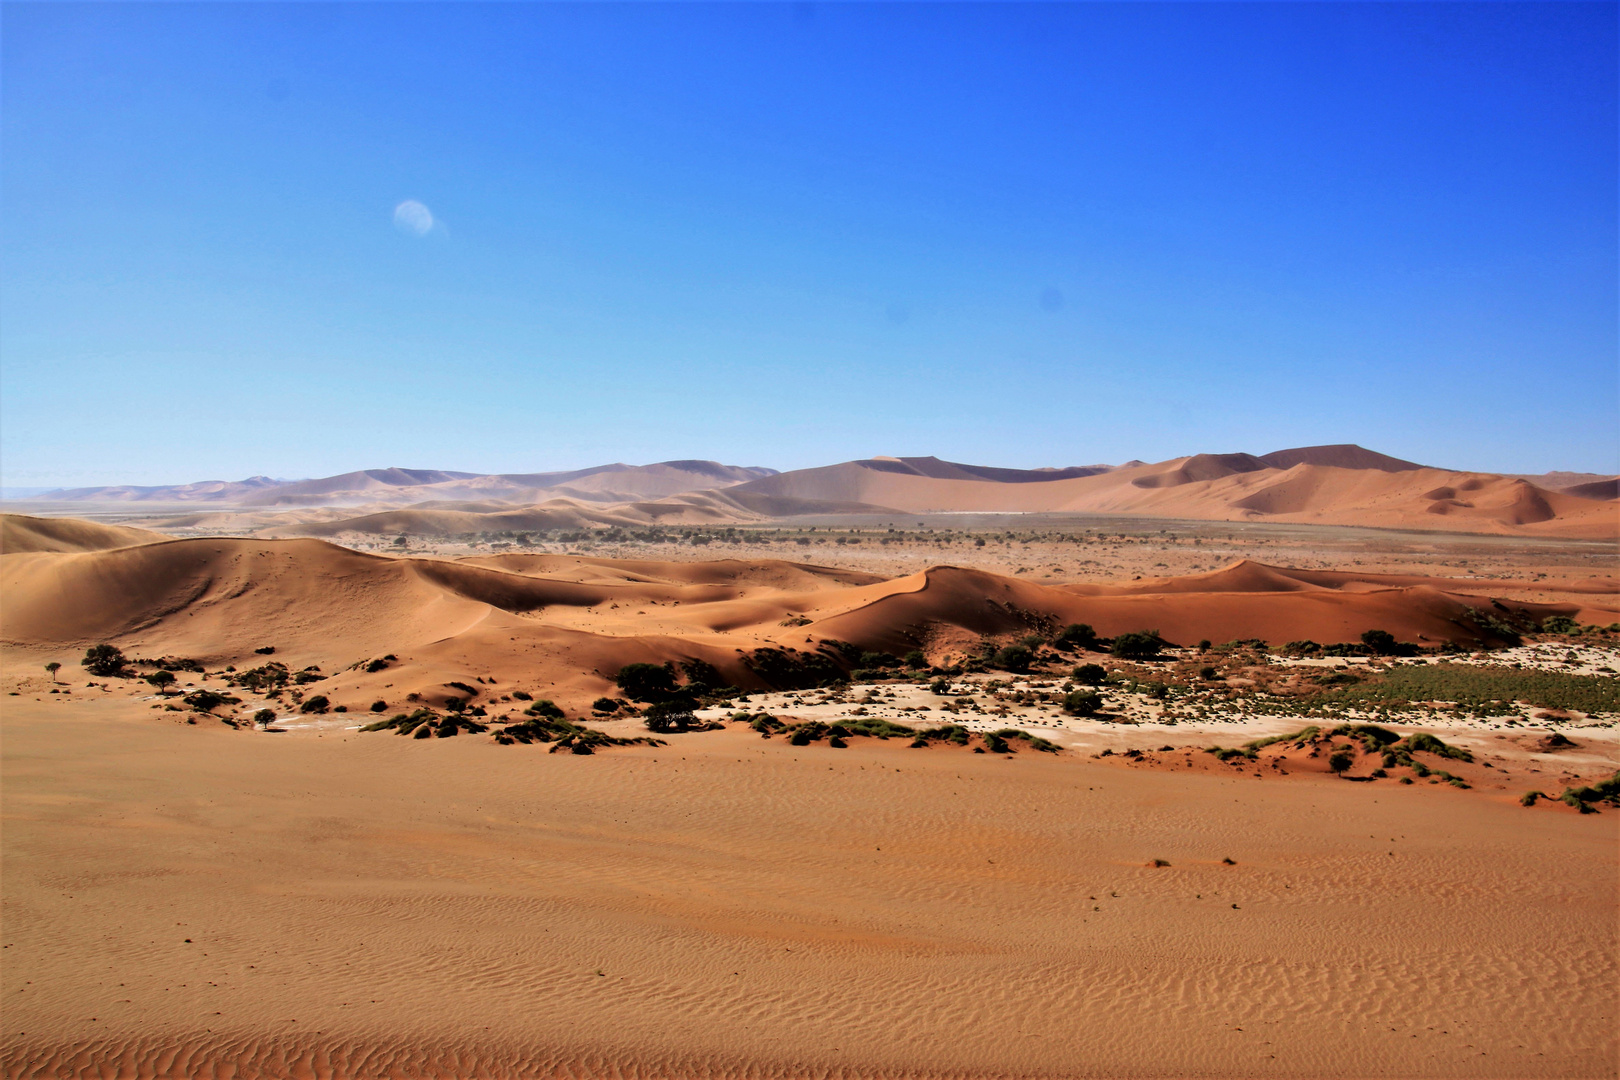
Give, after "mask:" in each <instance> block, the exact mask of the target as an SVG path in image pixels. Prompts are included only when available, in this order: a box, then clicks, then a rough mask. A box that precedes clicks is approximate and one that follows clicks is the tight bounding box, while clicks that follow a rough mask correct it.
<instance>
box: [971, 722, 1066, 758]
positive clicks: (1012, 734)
mask: <svg viewBox="0 0 1620 1080" xmlns="http://www.w3.org/2000/svg"><path fill="white" fill-rule="evenodd" d="M991 739H1001V740H1005V739H1022V740H1023V741H1024V742H1026V743H1028V744H1029V746H1030V749H1032V750H1039V751H1041V752H1042V753H1044V754H1055V753H1057V752H1058V746H1057V744H1056V743H1051V742H1048V741H1047V740H1045V739H1043V738H1041V737H1040V736H1039V735H1031V734H1030V733H1029V732H1027V731H1020V730H1019V729H1017V728H1002V729H1001V730H1000V731H992V732H991V733H990V734H988V735H986V736H985V741H986V742H989V741H990V740H991ZM1006 752H1007V751H1006V750H1005V749H1001V750H997V751H995V753H998V754H1005V753H1006Z"/></svg>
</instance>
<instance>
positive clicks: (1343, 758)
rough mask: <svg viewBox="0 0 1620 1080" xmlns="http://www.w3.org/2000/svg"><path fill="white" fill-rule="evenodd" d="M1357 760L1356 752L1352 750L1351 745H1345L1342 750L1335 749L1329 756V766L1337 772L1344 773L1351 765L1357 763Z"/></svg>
mask: <svg viewBox="0 0 1620 1080" xmlns="http://www.w3.org/2000/svg"><path fill="white" fill-rule="evenodd" d="M1355 761H1356V755H1355V753H1354V752H1353V751H1351V750H1350V749H1349V747H1345V748H1344V749H1341V750H1335V751H1334V752H1333V753H1332V754H1331V755H1330V756H1329V757H1328V768H1330V769H1332V770H1333V771H1334V772H1336V773H1342V772H1344V771H1345V770H1346V769H1348V768H1349V767H1350V766H1351V765H1353V764H1355Z"/></svg>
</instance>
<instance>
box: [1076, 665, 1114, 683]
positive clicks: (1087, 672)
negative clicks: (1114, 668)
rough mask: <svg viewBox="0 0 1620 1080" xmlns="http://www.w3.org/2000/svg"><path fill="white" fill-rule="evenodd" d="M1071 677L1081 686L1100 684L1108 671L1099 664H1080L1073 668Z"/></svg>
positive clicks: (1106, 676)
mask: <svg viewBox="0 0 1620 1080" xmlns="http://www.w3.org/2000/svg"><path fill="white" fill-rule="evenodd" d="M1071 677H1072V678H1073V679H1074V681H1075V682H1077V683H1080V684H1081V685H1082V686H1101V685H1102V684H1103V680H1104V679H1106V678H1108V672H1106V671H1104V670H1103V666H1102V665H1101V664H1081V665H1080V666H1079V667H1077V668H1075V669H1074V673H1073V675H1072V676H1071Z"/></svg>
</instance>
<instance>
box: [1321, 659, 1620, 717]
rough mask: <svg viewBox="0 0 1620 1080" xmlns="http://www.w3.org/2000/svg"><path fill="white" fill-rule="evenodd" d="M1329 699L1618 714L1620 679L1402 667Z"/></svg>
mask: <svg viewBox="0 0 1620 1080" xmlns="http://www.w3.org/2000/svg"><path fill="white" fill-rule="evenodd" d="M1323 699H1324V700H1325V701H1331V702H1334V703H1337V704H1340V705H1345V706H1354V705H1362V704H1369V703H1398V704H1407V703H1410V702H1418V701H1453V702H1456V703H1457V706H1458V709H1459V711H1462V712H1465V713H1470V714H1473V715H1499V714H1501V713H1503V712H1511V711H1513V710H1512V707H1511V705H1510V703H1511V702H1515V701H1520V702H1524V703H1525V704H1527V705H1532V706H1535V707H1537V708H1543V709H1575V710H1577V711H1579V712H1583V713H1588V714H1592V713H1617V712H1620V680H1616V679H1612V678H1604V677H1602V676H1599V675H1574V674H1570V673H1569V672H1564V671H1533V670H1528V669H1520V668H1507V667H1484V666H1475V665H1470V664H1412V665H1407V664H1402V665H1398V666H1396V667H1392V668H1389V669H1387V670H1385V671H1383V672H1382V673H1380V674H1379V675H1378V676H1376V677H1375V678H1374V679H1372V680H1371V681H1369V682H1366V683H1364V684H1362V685H1359V686H1357V687H1356V688H1355V689H1353V690H1350V689H1346V690H1340V691H1336V692H1334V693H1330V694H1324V695H1323Z"/></svg>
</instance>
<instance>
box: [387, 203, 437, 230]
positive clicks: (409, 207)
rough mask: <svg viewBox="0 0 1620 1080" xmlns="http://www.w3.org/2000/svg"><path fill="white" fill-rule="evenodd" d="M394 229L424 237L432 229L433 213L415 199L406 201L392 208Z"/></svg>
mask: <svg viewBox="0 0 1620 1080" xmlns="http://www.w3.org/2000/svg"><path fill="white" fill-rule="evenodd" d="M394 228H396V229H398V230H400V231H401V232H408V233H411V234H413V235H416V236H426V235H427V234H428V231H429V230H430V229H432V228H433V211H431V210H429V209H428V208H427V207H425V206H423V205H422V204H421V203H419V202H417V201H416V200H415V199H406V200H405V201H404V202H402V203H400V204H399V205H398V206H396V207H394Z"/></svg>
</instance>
